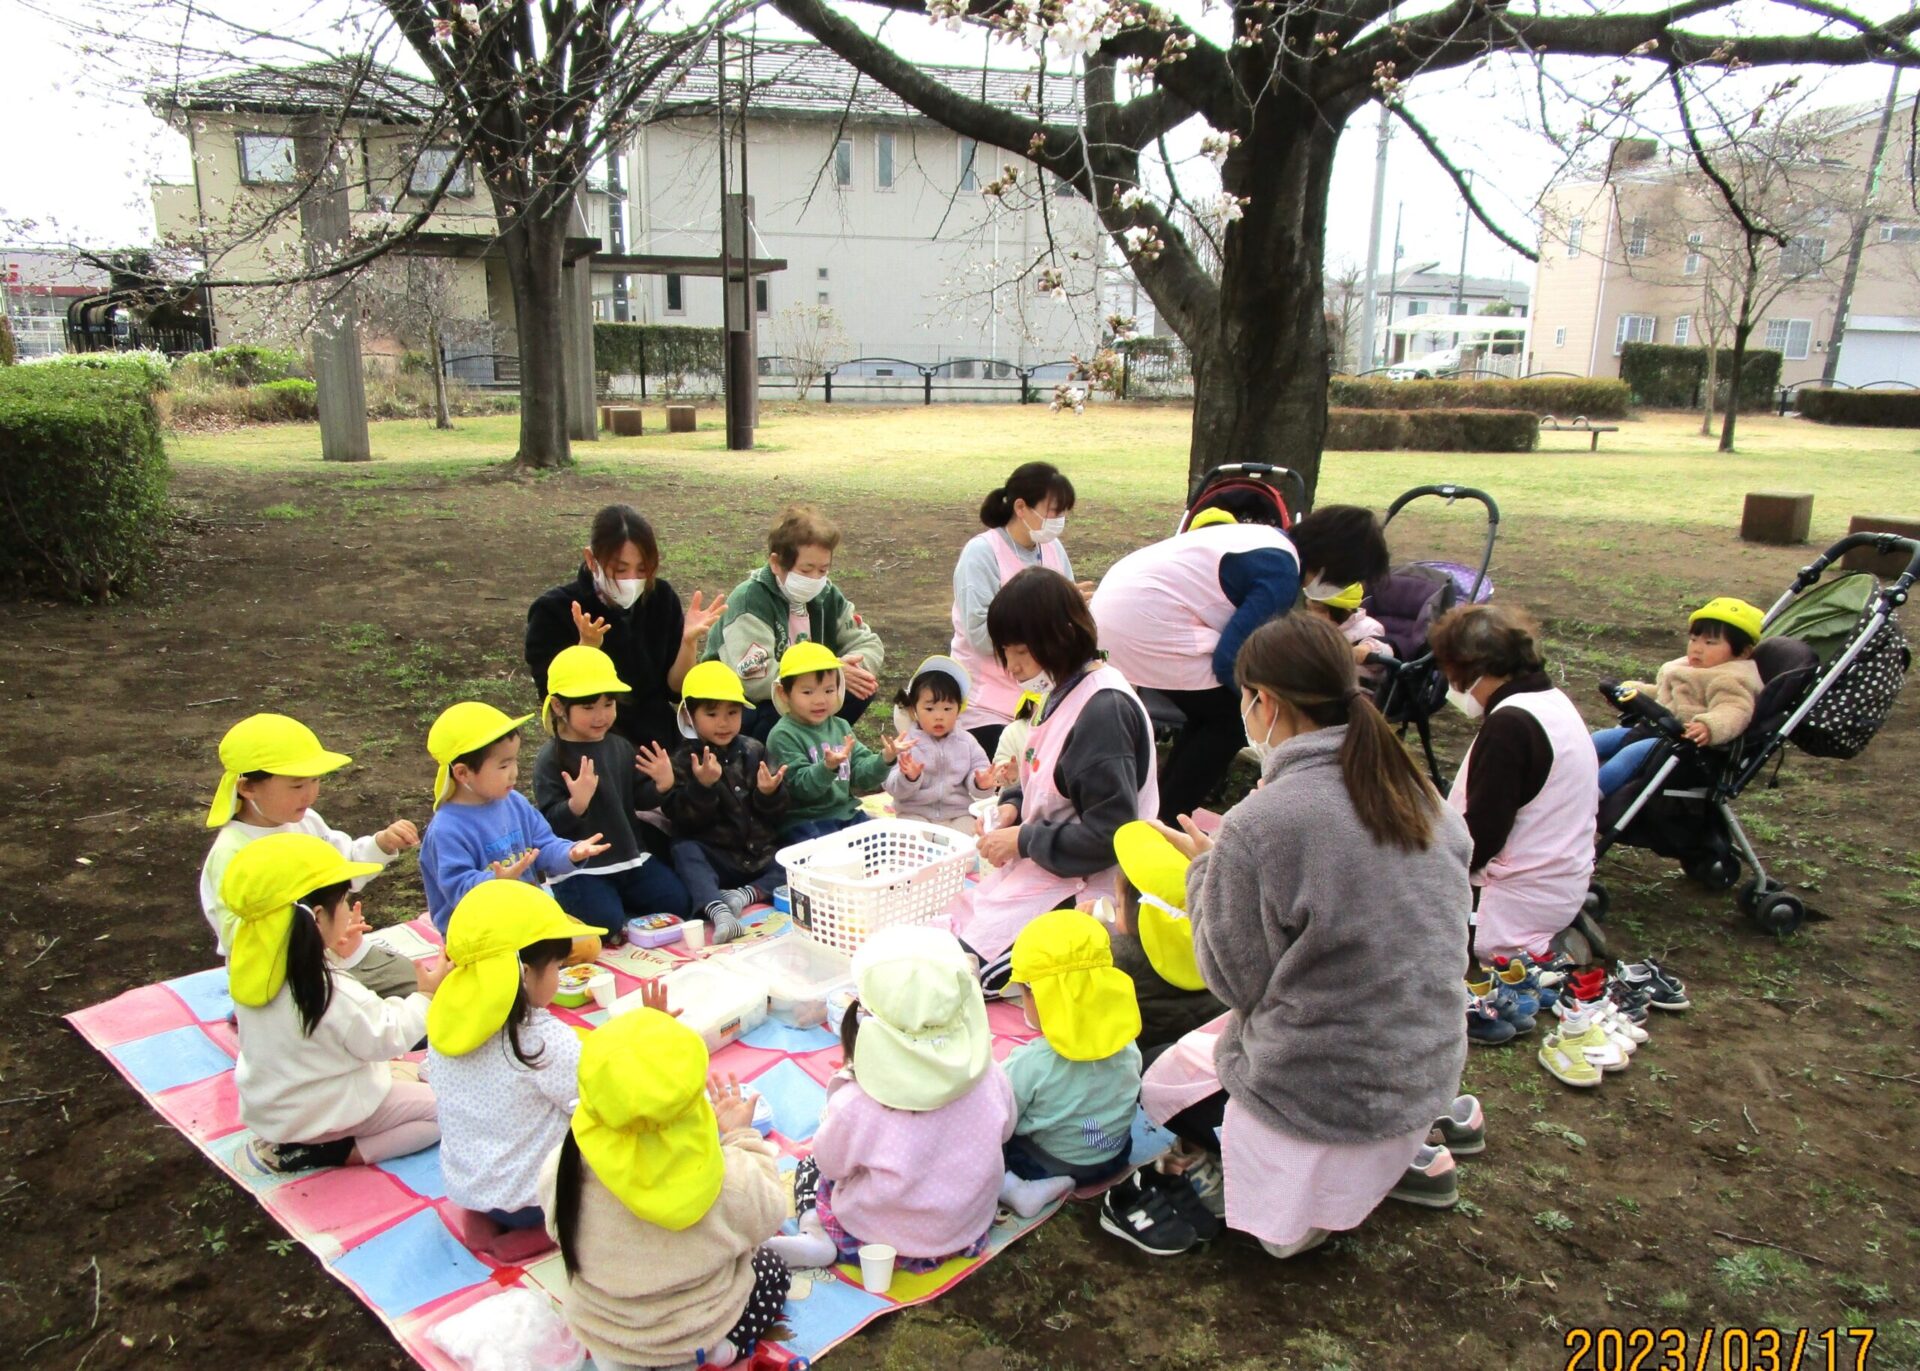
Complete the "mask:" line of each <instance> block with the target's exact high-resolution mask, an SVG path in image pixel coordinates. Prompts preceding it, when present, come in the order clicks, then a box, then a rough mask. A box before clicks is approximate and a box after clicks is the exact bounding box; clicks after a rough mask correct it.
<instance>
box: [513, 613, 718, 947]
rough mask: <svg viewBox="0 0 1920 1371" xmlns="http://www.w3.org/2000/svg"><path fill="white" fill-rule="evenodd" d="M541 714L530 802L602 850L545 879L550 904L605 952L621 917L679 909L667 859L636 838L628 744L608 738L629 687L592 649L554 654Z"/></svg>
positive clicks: (565, 831) (679, 893) (622, 937)
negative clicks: (595, 936) (542, 734)
mask: <svg viewBox="0 0 1920 1371" xmlns="http://www.w3.org/2000/svg"><path fill="white" fill-rule="evenodd" d="M547 690H548V692H549V694H548V695H547V698H546V701H545V703H544V704H542V705H541V707H540V715H541V718H542V720H543V721H544V722H545V723H546V725H547V728H548V730H549V731H550V732H551V733H552V734H553V737H552V738H551V739H549V740H548V742H547V745H546V746H545V747H543V748H541V749H540V755H539V757H538V758H537V759H535V761H534V764H533V802H534V804H535V805H537V806H539V809H540V813H541V815H542V816H543V817H544V818H545V819H546V820H547V822H548V823H549V824H550V825H552V827H553V831H554V833H555V834H557V835H558V836H560V837H561V838H565V839H569V840H571V839H575V838H583V837H585V836H586V835H587V834H589V833H591V834H594V835H595V836H597V837H599V838H601V839H603V840H604V841H605V842H606V844H607V849H606V851H604V852H602V853H601V854H600V855H599V856H597V857H594V858H592V859H591V860H589V861H588V862H587V863H586V864H585V865H584V866H581V867H579V868H578V869H575V870H567V871H562V872H561V873H560V874H558V875H556V876H555V877H554V878H553V882H552V889H553V897H554V899H556V900H558V901H559V902H560V907H561V908H562V909H564V910H566V911H567V913H569V914H571V915H573V917H574V918H576V919H578V920H580V921H581V922H582V923H588V924H592V925H593V928H592V929H590V930H587V931H588V932H598V933H599V934H600V936H601V938H602V939H603V940H604V941H605V942H606V943H607V944H608V945H610V946H618V945H619V944H620V943H622V942H624V941H626V932H627V920H628V919H631V918H636V917H638V916H640V915H644V914H672V915H675V916H676V917H678V916H682V915H684V914H686V912H687V891H686V887H685V886H683V885H682V884H681V883H680V879H679V877H677V876H675V875H674V873H673V869H672V868H671V867H670V866H668V864H667V863H665V862H658V861H655V860H654V859H653V857H652V856H651V854H649V853H648V851H647V849H646V847H645V846H644V845H643V844H642V843H641V842H640V840H639V838H637V837H636V836H634V823H635V820H634V817H633V815H634V811H635V810H636V809H653V808H655V805H654V804H651V803H649V804H641V803H638V802H637V801H636V797H635V790H636V788H637V778H636V777H635V775H634V751H633V744H632V743H630V742H628V741H627V740H626V739H625V738H623V737H621V736H620V735H619V734H618V733H615V732H614V731H613V722H614V717H615V715H616V713H617V712H618V709H619V703H618V701H617V700H616V699H615V698H614V697H615V696H617V695H625V694H626V693H627V691H628V686H627V683H626V682H625V681H623V680H621V679H620V674H619V672H618V671H617V670H615V668H614V665H613V658H611V657H609V656H607V654H606V653H604V652H602V651H601V650H600V649H599V648H597V647H585V646H581V645H578V644H576V645H575V646H573V647H568V648H562V649H561V650H560V651H559V652H558V653H556V654H555V655H554V658H553V661H552V662H551V663H550V664H549V665H548V667H547Z"/></svg>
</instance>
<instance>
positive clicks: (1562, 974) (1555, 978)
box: [1515, 951, 1575, 990]
mask: <svg viewBox="0 0 1920 1371" xmlns="http://www.w3.org/2000/svg"><path fill="white" fill-rule="evenodd" d="M1515 960H1517V961H1518V962H1520V963H1521V964H1522V965H1523V966H1525V967H1527V968H1528V969H1529V970H1531V971H1532V972H1533V975H1534V979H1535V980H1537V981H1539V982H1540V984H1541V985H1543V986H1545V987H1546V988H1547V989H1549V990H1555V989H1558V988H1559V987H1560V986H1561V985H1562V984H1563V983H1564V982H1565V981H1566V979H1567V977H1569V976H1571V975H1572V974H1573V972H1574V969H1575V964H1574V961H1573V959H1572V958H1571V957H1568V956H1567V955H1566V954H1565V953H1561V952H1553V951H1549V952H1548V953H1547V955H1546V956H1544V957H1532V956H1528V955H1527V954H1526V953H1524V952H1522V953H1521V954H1520V955H1519V956H1518V957H1517V958H1515Z"/></svg>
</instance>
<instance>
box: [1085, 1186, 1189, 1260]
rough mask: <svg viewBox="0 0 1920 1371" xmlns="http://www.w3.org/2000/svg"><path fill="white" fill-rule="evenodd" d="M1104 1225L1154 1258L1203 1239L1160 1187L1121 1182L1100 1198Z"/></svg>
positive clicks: (1115, 1235) (1186, 1247)
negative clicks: (1182, 1216) (1155, 1188)
mask: <svg viewBox="0 0 1920 1371" xmlns="http://www.w3.org/2000/svg"><path fill="white" fill-rule="evenodd" d="M1100 1226H1101V1227H1102V1228H1104V1229H1106V1231H1107V1232H1109V1233H1111V1234H1113V1236H1114V1237H1116V1238H1120V1239H1123V1240H1124V1241H1126V1242H1130V1243H1132V1244H1133V1245H1134V1246H1135V1247H1137V1248H1139V1249H1140V1250H1141V1251H1142V1252H1145V1253H1146V1254H1147V1255H1148V1256H1150V1257H1172V1256H1177V1255H1178V1254H1179V1253H1182V1252H1185V1251H1187V1250H1188V1249H1189V1248H1191V1247H1192V1246H1193V1245H1194V1244H1195V1243H1197V1242H1199V1241H1200V1235H1199V1234H1198V1233H1195V1232H1194V1231H1193V1225H1192V1224H1190V1223H1188V1222H1187V1221H1186V1220H1185V1219H1183V1218H1181V1217H1180V1214H1179V1212H1178V1211H1177V1210H1175V1209H1174V1207H1173V1205H1172V1203H1171V1202H1169V1201H1168V1199H1167V1197H1166V1196H1165V1195H1163V1194H1161V1193H1160V1192H1159V1191H1158V1190H1145V1189H1140V1188H1137V1187H1135V1186H1130V1185H1118V1186H1115V1187H1114V1188H1113V1189H1111V1190H1109V1191H1108V1192H1107V1193H1106V1194H1105V1195H1102V1196H1101V1197H1100Z"/></svg>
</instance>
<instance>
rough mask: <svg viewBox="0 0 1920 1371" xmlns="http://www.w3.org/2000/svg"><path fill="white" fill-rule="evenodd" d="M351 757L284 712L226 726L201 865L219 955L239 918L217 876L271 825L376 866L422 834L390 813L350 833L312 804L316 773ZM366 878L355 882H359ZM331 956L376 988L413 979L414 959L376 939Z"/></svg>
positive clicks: (392, 988)
mask: <svg viewBox="0 0 1920 1371" xmlns="http://www.w3.org/2000/svg"><path fill="white" fill-rule="evenodd" d="M352 760H353V759H352V758H351V757H347V756H343V755H342V754H340V753H338V752H329V751H327V750H326V749H325V748H324V747H322V746H321V745H320V740H319V739H318V738H316V737H315V736H314V733H313V730H312V729H310V728H308V727H307V726H306V725H305V724H303V723H301V722H300V721H299V720H298V719H289V718H288V717H287V716H286V715H284V714H255V715H252V716H251V717H249V718H245V719H242V720H241V721H240V722H239V723H237V724H235V725H234V726H233V727H232V728H230V729H228V730H227V735H226V737H224V738H222V739H221V740H220V766H221V771H222V774H221V777H220V785H219V788H218V789H217V790H216V791H215V792H214V796H213V805H212V807H211V808H210V809H208V811H207V827H208V828H217V829H219V830H220V832H219V835H218V836H217V837H215V838H214V840H213V847H212V848H211V849H209V851H208V852H207V860H206V863H205V865H203V866H202V867H201V868H200V908H201V909H202V911H204V912H205V914H206V916H207V922H208V923H210V924H212V925H213V936H214V938H215V939H216V940H217V943H218V946H219V951H220V955H221V956H222V957H224V956H226V955H227V949H228V947H230V946H231V945H232V942H233V930H234V926H235V925H236V924H237V923H238V922H239V921H238V920H237V919H236V918H235V917H234V914H233V911H232V910H231V909H229V908H227V906H226V904H225V903H224V902H223V901H222V900H221V898H220V882H221V879H222V877H224V876H225V875H226V871H227V864H228V863H229V862H231V861H232V860H233V856H234V854H235V853H236V852H238V851H239V850H240V849H241V848H243V847H245V846H246V845H247V844H248V843H250V842H252V841H254V840H255V839H256V838H264V837H265V836H266V835H267V834H269V833H310V834H312V835H313V836H314V837H316V838H324V839H325V840H326V841H327V842H329V843H331V844H332V845H333V846H334V847H335V848H336V849H338V851H339V853H340V855H341V856H342V857H344V858H346V859H347V860H348V861H352V862H362V863H365V864H367V865H369V866H371V867H373V868H374V870H375V871H379V870H380V869H382V868H384V867H385V866H386V865H387V863H389V862H391V861H392V860H393V859H394V858H395V857H397V856H399V855H400V854H401V853H402V852H404V851H406V850H407V849H408V848H410V847H417V846H419V843H420V835H419V833H418V832H417V831H416V830H415V829H414V826H413V825H412V824H411V823H409V822H408V821H407V820H405V819H395V820H394V821H393V822H392V823H390V824H388V825H387V826H386V827H385V828H383V829H381V830H380V831H379V832H378V833H373V834H369V835H368V836H366V837H364V838H355V837H351V836H349V835H348V834H345V833H342V832H341V831H340V830H339V829H337V828H330V827H329V826H328V825H327V821H326V820H325V819H323V818H321V817H320V813H319V811H318V810H316V809H314V807H313V804H314V801H315V800H317V799H318V798H319V796H320V778H321V777H322V776H325V775H327V774H328V773H329V772H334V771H338V770H339V769H340V768H341V767H343V766H345V765H346V764H347V763H348V762H350V761H352ZM369 879H371V877H369V876H362V877H359V878H358V879H356V880H355V881H354V883H353V888H354V889H355V890H359V889H360V887H362V886H363V885H365V884H366V883H367V881H368V880H369ZM328 955H329V960H330V962H331V964H332V965H333V966H334V967H336V968H337V969H339V970H341V971H344V972H346V973H347V974H348V975H349V976H352V977H353V978H354V979H355V980H357V981H359V982H360V984H362V985H364V986H366V987H367V989H369V990H371V991H373V993H374V994H376V995H398V994H404V993H405V992H406V991H407V990H408V989H410V988H411V987H412V985H413V966H412V964H411V963H410V962H408V961H407V959H406V958H405V957H402V956H400V955H399V954H398V953H396V952H393V951H391V950H389V949H387V948H385V947H382V946H380V944H378V943H374V942H369V941H367V940H365V939H363V938H359V939H355V940H354V946H353V948H352V950H351V951H347V950H345V949H344V948H329V949H328Z"/></svg>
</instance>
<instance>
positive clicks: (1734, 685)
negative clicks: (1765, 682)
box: [1629, 657, 1762, 747]
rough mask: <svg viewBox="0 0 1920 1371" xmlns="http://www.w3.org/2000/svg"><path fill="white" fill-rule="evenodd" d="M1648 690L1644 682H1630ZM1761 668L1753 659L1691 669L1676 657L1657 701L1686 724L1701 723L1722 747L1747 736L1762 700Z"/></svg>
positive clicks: (1664, 669)
mask: <svg viewBox="0 0 1920 1371" xmlns="http://www.w3.org/2000/svg"><path fill="white" fill-rule="evenodd" d="M1629 684H1632V685H1637V686H1639V688H1640V689H1642V690H1645V689H1646V688H1647V687H1646V683H1645V682H1644V681H1635V682H1629ZM1761 684H1762V683H1761V680H1760V668H1759V667H1757V666H1755V665H1754V664H1753V659H1752V658H1751V657H1735V658H1734V659H1733V660H1732V661H1730V662H1722V663H1721V664H1720V665H1719V666H1688V665H1687V659H1686V658H1685V657H1675V658H1674V659H1673V660H1672V661H1671V662H1668V663H1667V664H1666V665H1665V666H1663V667H1661V668H1660V675H1659V678H1658V681H1657V682H1656V684H1655V686H1654V698H1655V699H1657V700H1658V701H1659V702H1660V703H1661V704H1662V705H1664V706H1665V707H1666V708H1667V709H1670V710H1672V711H1673V714H1674V717H1675V718H1677V719H1679V720H1680V722H1681V723H1683V724H1690V723H1692V722H1693V721H1694V720H1696V719H1698V720H1699V721H1700V722H1701V723H1703V724H1705V725H1706V726H1707V740H1708V742H1710V743H1711V744H1712V745H1713V746H1715V747H1718V746H1720V745H1721V744H1722V743H1730V742H1732V741H1733V740H1734V739H1735V738H1738V737H1739V736H1740V735H1741V734H1742V733H1744V732H1746V729H1747V725H1748V724H1750V723H1752V722H1753V710H1754V706H1755V705H1756V704H1758V703H1759V700H1760V687H1761Z"/></svg>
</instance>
